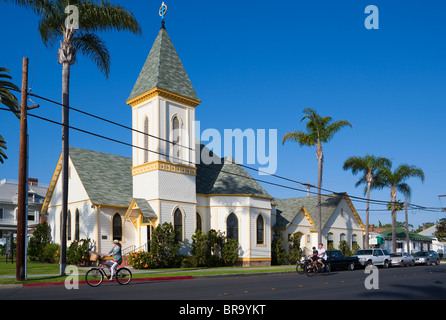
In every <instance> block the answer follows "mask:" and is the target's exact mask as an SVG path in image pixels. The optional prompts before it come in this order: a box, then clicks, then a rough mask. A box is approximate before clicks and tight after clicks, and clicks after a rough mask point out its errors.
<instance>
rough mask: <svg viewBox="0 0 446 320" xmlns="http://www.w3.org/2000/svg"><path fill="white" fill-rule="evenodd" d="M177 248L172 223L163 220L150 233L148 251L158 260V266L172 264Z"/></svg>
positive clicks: (177, 244) (178, 246)
mask: <svg viewBox="0 0 446 320" xmlns="http://www.w3.org/2000/svg"><path fill="white" fill-rule="evenodd" d="M179 249H180V245H179V243H178V242H177V241H176V236H175V231H174V229H173V226H172V223H167V222H165V223H163V224H162V225H158V226H157V227H156V228H155V230H154V231H153V234H152V240H151V242H150V251H151V253H152V254H153V257H154V259H156V260H157V261H158V262H159V267H161V268H164V267H170V266H173V265H174V262H175V261H176V257H177V255H178V250H179Z"/></svg>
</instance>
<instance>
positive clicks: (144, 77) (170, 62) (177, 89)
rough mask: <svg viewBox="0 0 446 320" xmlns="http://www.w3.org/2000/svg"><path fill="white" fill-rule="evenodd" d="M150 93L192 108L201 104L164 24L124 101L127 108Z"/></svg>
mask: <svg viewBox="0 0 446 320" xmlns="http://www.w3.org/2000/svg"><path fill="white" fill-rule="evenodd" d="M163 22H164V20H163ZM154 91H158V93H159V94H163V93H164V94H167V95H169V94H170V95H172V96H170V98H172V97H176V98H177V99H179V100H182V101H180V102H183V103H187V104H189V105H192V106H194V107H195V106H197V105H199V104H200V103H201V101H200V99H199V98H198V96H197V94H196V92H195V90H194V87H193V86H192V83H191V81H190V79H189V76H188V75H187V73H186V71H185V70H184V66H183V64H182V62H181V60H180V57H179V56H178V53H177V51H176V50H175V47H174V46H173V44H172V41H171V40H170V37H169V35H168V33H167V30H166V29H165V27H164V24H163V25H162V27H161V29H160V30H159V33H158V36H157V37H156V40H155V42H154V44H153V46H152V49H151V51H150V53H149V56H148V58H147V60H146V62H145V64H144V66H143V68H142V70H141V73H140V74H139V77H138V80H137V81H136V83H135V85H134V87H133V90H132V92H131V94H130V96H129V98H128V99H127V104H129V105H131V106H134V105H136V104H138V103H141V102H143V101H145V98H146V97H147V96H150V95H152V94H153V92H154Z"/></svg>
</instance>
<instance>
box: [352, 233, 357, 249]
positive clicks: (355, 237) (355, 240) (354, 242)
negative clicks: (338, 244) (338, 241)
mask: <svg viewBox="0 0 446 320" xmlns="http://www.w3.org/2000/svg"><path fill="white" fill-rule="evenodd" d="M355 245H358V236H357V235H356V234H353V235H352V248H353V246H355Z"/></svg>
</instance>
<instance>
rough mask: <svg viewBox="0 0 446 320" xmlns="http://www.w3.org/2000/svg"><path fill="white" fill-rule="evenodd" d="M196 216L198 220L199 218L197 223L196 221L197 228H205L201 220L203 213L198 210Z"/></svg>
mask: <svg viewBox="0 0 446 320" xmlns="http://www.w3.org/2000/svg"><path fill="white" fill-rule="evenodd" d="M195 217H196V220H197V223H196V227H195V228H196V230H200V231H203V229H202V222H203V221H201V220H202V219H201V215H200V214H199V213H198V212H196V213H195Z"/></svg>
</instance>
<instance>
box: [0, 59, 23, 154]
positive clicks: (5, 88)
mask: <svg viewBox="0 0 446 320" xmlns="http://www.w3.org/2000/svg"><path fill="white" fill-rule="evenodd" d="M8 73H9V70H8V69H7V68H4V67H0V104H3V105H5V106H7V107H8V108H9V109H10V110H11V111H12V112H14V114H15V115H16V117H17V118H19V119H20V104H19V101H18V100H17V98H16V97H15V96H14V95H13V94H12V93H11V90H13V91H20V89H19V88H18V87H17V86H16V85H15V84H14V83H12V82H11V81H9V80H11V79H12V77H11V76H10V75H9V74H8ZM2 149H3V150H6V149H7V148H6V141H5V139H4V138H3V137H2V136H0V163H4V161H5V160H6V159H8V157H7V156H6V153H5V152H4V151H3V150H2Z"/></svg>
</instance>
